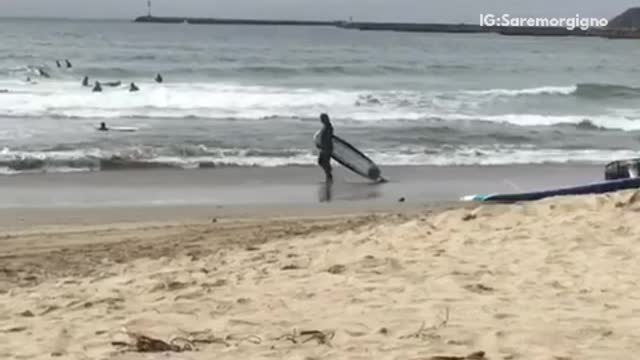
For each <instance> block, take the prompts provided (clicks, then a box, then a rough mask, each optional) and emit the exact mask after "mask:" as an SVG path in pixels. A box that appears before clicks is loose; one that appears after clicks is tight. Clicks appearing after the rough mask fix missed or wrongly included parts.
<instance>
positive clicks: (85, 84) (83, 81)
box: [82, 76, 90, 87]
mask: <svg viewBox="0 0 640 360" xmlns="http://www.w3.org/2000/svg"><path fill="white" fill-rule="evenodd" d="M82 86H84V87H89V86H90V85H89V77H88V76H85V77H84V79H82Z"/></svg>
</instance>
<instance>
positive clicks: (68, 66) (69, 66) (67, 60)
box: [64, 59, 73, 69]
mask: <svg viewBox="0 0 640 360" xmlns="http://www.w3.org/2000/svg"><path fill="white" fill-rule="evenodd" d="M64 62H65V63H66V64H67V69H71V68H72V67H73V65H71V61H69V59H65V61H64Z"/></svg>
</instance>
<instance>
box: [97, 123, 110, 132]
mask: <svg viewBox="0 0 640 360" xmlns="http://www.w3.org/2000/svg"><path fill="white" fill-rule="evenodd" d="M98 131H109V129H108V128H107V124H105V123H104V122H101V123H100V127H99V128H98Z"/></svg>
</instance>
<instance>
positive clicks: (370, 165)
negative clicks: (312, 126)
mask: <svg viewBox="0 0 640 360" xmlns="http://www.w3.org/2000/svg"><path fill="white" fill-rule="evenodd" d="M321 132H322V130H319V131H318V132H316V133H315V135H314V136H313V141H314V143H315V145H316V148H318V149H320V147H321V142H320V133H321ZM331 158H332V159H334V160H335V161H337V162H338V163H340V164H342V166H344V167H346V168H347V169H349V170H351V171H353V172H354V173H356V174H358V175H360V176H362V177H364V178H367V179H369V180H372V181H379V182H385V181H386V180H385V179H384V178H383V177H382V174H381V172H380V168H379V167H378V165H376V164H375V163H374V162H373V161H372V160H371V159H369V157H367V156H366V155H365V154H364V153H362V151H360V150H358V149H356V147H355V146H353V145H351V144H350V143H349V142H347V141H346V140H344V139H342V138H340V137H338V136H335V135H333V155H332V156H331Z"/></svg>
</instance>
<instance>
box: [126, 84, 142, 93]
mask: <svg viewBox="0 0 640 360" xmlns="http://www.w3.org/2000/svg"><path fill="white" fill-rule="evenodd" d="M136 91H140V88H139V87H138V86H137V85H136V83H131V86H129V92H136Z"/></svg>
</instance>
